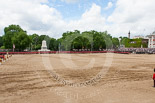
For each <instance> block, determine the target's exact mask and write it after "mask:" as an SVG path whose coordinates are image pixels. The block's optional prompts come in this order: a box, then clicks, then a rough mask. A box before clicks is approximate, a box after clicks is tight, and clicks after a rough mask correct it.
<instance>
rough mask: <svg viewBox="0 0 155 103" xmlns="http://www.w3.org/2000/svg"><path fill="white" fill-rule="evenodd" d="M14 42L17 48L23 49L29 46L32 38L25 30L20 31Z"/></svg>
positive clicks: (13, 39)
mask: <svg viewBox="0 0 155 103" xmlns="http://www.w3.org/2000/svg"><path fill="white" fill-rule="evenodd" d="M12 42H13V44H15V46H16V49H18V50H19V51H23V50H24V49H26V48H27V47H28V46H29V44H30V42H31V40H30V38H29V36H28V35H27V34H26V33H25V32H19V33H18V34H16V35H15V36H14V37H13V38H12Z"/></svg>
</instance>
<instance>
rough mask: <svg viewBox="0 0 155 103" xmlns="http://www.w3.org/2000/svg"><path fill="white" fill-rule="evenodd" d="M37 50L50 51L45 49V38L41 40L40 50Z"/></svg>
mask: <svg viewBox="0 0 155 103" xmlns="http://www.w3.org/2000/svg"><path fill="white" fill-rule="evenodd" d="M39 51H50V50H48V49H47V44H46V41H45V40H43V41H42V46H41V50H39Z"/></svg>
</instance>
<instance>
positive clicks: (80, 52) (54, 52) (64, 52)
mask: <svg viewBox="0 0 155 103" xmlns="http://www.w3.org/2000/svg"><path fill="white" fill-rule="evenodd" d="M56 53H61V54H88V53H118V54H130V52H118V51H60V52H59V51H41V52H9V54H56ZM0 54H1V55H5V54H7V52H0Z"/></svg>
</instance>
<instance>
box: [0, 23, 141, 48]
mask: <svg viewBox="0 0 155 103" xmlns="http://www.w3.org/2000/svg"><path fill="white" fill-rule="evenodd" d="M120 38H121V41H119V39H118V38H116V37H112V36H111V35H110V34H108V32H107V31H105V32H97V31H94V30H92V31H84V32H80V31H79V30H75V31H67V32H65V33H63V34H62V37H61V38H59V39H55V38H51V37H49V36H48V35H40V36H39V35H38V34H32V35H28V34H27V32H26V31H25V30H23V29H22V28H21V27H20V26H19V25H9V26H8V27H5V28H4V35H3V36H0V48H1V49H11V50H13V45H15V51H24V50H25V49H27V50H29V51H36V50H39V49H40V48H41V45H42V41H43V40H46V42H47V47H48V49H50V50H51V51H58V50H62V51H72V50H74V49H87V50H88V49H89V50H92V51H97V50H100V49H111V48H118V47H119V46H120V44H122V45H125V46H126V47H132V46H133V47H141V45H142V39H136V44H131V43H130V42H131V41H132V40H131V39H128V38H127V37H120Z"/></svg>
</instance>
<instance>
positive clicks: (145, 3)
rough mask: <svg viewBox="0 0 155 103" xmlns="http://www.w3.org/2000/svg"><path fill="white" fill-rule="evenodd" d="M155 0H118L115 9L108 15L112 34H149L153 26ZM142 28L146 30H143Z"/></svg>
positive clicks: (154, 21)
mask: <svg viewBox="0 0 155 103" xmlns="http://www.w3.org/2000/svg"><path fill="white" fill-rule="evenodd" d="M154 4H155V0H118V1H117V3H116V9H115V10H114V12H113V13H112V15H110V16H109V17H108V19H107V20H108V22H111V23H112V24H111V25H109V31H110V32H111V33H112V34H119V35H121V34H124V36H125V34H126V35H127V32H128V31H129V30H131V32H132V34H133V35H136V34H143V33H145V34H149V33H151V32H153V30H154V28H155V25H154V23H155V13H154V11H155V6H154ZM144 29H145V30H146V31H145V32H144Z"/></svg>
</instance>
